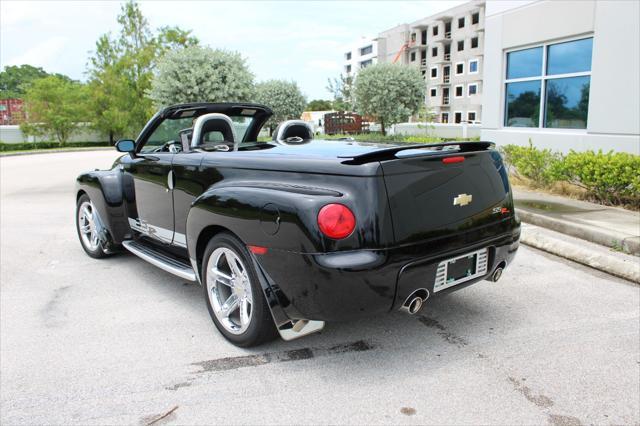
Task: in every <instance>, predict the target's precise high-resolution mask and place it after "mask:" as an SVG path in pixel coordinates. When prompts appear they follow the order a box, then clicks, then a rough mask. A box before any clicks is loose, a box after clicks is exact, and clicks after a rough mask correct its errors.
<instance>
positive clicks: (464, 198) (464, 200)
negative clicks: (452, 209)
mask: <svg viewBox="0 0 640 426" xmlns="http://www.w3.org/2000/svg"><path fill="white" fill-rule="evenodd" d="M471 200H473V195H469V194H458V196H457V197H455V198H454V199H453V205H454V206H461V207H462V206H466V205H467V204H469V203H470V202H471Z"/></svg>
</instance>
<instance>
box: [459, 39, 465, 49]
mask: <svg viewBox="0 0 640 426" xmlns="http://www.w3.org/2000/svg"><path fill="white" fill-rule="evenodd" d="M463 50H464V40H460V41H458V52H461V51H463Z"/></svg>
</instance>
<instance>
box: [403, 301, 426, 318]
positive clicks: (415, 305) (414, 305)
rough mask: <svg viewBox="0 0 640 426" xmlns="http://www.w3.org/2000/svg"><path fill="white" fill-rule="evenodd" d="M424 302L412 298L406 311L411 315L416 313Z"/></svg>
mask: <svg viewBox="0 0 640 426" xmlns="http://www.w3.org/2000/svg"><path fill="white" fill-rule="evenodd" d="M423 303H424V302H423V301H422V299H421V298H419V297H414V298H413V300H412V301H411V302H409V306H407V310H408V311H409V313H410V314H411V315H414V314H416V313H418V311H419V310H420V309H422V304H423Z"/></svg>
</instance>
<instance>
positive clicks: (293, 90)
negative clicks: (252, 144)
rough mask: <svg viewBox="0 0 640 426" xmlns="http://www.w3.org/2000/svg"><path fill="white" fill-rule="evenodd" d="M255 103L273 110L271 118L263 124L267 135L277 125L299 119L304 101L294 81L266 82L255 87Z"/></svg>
mask: <svg viewBox="0 0 640 426" xmlns="http://www.w3.org/2000/svg"><path fill="white" fill-rule="evenodd" d="M255 101H256V102H258V103H261V104H264V105H266V106H268V107H269V108H271V109H272V110H273V116H272V117H271V118H270V119H269V121H267V123H266V124H265V125H266V126H267V127H269V133H270V134H272V133H273V130H274V129H275V127H276V126H277V124H278V123H280V122H282V121H285V120H291V119H299V118H300V115H302V113H303V112H304V107H305V105H306V100H305V97H304V95H303V94H302V92H301V91H300V89H299V88H298V85H297V84H296V83H295V82H294V81H285V80H267V81H264V82H261V83H258V84H257V85H256V94H255Z"/></svg>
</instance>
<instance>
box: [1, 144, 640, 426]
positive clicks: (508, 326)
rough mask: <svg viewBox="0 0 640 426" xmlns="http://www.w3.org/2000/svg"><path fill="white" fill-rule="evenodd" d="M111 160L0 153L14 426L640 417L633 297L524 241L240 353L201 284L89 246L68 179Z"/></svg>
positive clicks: (4, 372)
mask: <svg viewBox="0 0 640 426" xmlns="http://www.w3.org/2000/svg"><path fill="white" fill-rule="evenodd" d="M116 156H117V153H116V152H110V151H109V152H107V151H101V152H77V153H66V154H46V155H34V156H21V157H8V158H2V159H0V173H1V175H0V179H1V180H0V185H1V186H0V194H1V199H0V209H1V210H0V211H1V221H0V222H1V223H0V226H1V236H0V239H1V246H0V249H1V251H0V256H1V275H0V280H1V288H0V394H1V395H0V396H1V399H0V401H1V407H0V423H2V424H3V425H9V424H124V423H126V424H148V423H150V422H153V421H154V420H156V419H157V418H158V417H160V416H162V415H164V414H166V413H168V412H169V411H171V410H173V411H172V412H171V413H170V414H168V415H167V416H166V417H164V418H163V419H161V420H159V421H158V422H156V423H154V424H205V423H208V424H211V423H218V424H266V423H269V424H285V423H286V424H291V423H295V424H302V423H305V424H319V423H331V424H342V423H350V424H389V423H393V424H416V423H419V424H425V423H428V424H480V423H481V424H554V425H578V424H638V423H639V422H640V414H639V413H640V297H639V296H640V287H638V286H636V285H633V284H631V283H628V282H626V281H623V280H620V279H617V278H614V277H612V276H609V275H606V274H603V273H600V272H596V271H594V270H591V269H588V268H586V267H582V266H579V265H577V264H574V263H571V262H569V261H565V260H562V259H560V258H557V257H553V256H550V255H546V254H544V253H542V252H539V251H536V250H534V249H531V248H528V247H521V249H520V251H519V253H518V255H517V257H516V261H515V262H514V264H513V265H512V266H511V267H510V268H509V269H508V270H507V271H506V273H505V275H504V277H503V279H502V280H501V281H500V282H498V283H489V282H483V283H480V284H477V285H475V286H471V287H469V288H468V289H465V290H462V291H459V292H456V293H452V294H450V295H447V296H444V297H441V298H438V299H434V300H432V301H430V302H429V303H428V304H427V305H426V307H425V308H424V309H423V311H422V312H421V313H420V314H419V315H416V316H408V315H405V314H401V313H392V314H389V315H385V316H380V317H376V318H370V319H366V320H360V321H354V322H348V323H340V324H328V326H327V327H326V328H325V330H324V331H323V332H322V333H321V334H319V335H314V336H309V337H307V338H304V339H300V340H297V341H293V342H283V341H275V342H272V343H270V344H268V345H265V346H262V347H259V348H256V349H252V350H244V349H239V348H236V347H234V346H232V345H230V344H228V343H227V342H226V341H225V340H224V339H223V338H222V337H221V336H220V335H219V334H218V333H217V331H216V330H215V328H214V326H213V324H212V322H211V320H210V318H209V315H208V312H207V309H206V307H205V303H204V300H203V296H202V291H201V289H200V288H199V287H198V286H197V285H194V284H187V283H185V282H184V281H182V280H180V279H178V278H175V277H173V276H171V275H169V274H167V273H165V272H163V271H161V270H159V269H157V268H155V267H153V266H151V265H149V264H147V263H145V262H144V261H142V260H140V259H138V258H135V257H133V256H131V255H119V256H115V257H112V258H109V259H106V260H94V259H91V258H89V257H88V256H86V255H85V253H84V252H83V251H82V249H81V247H80V244H79V243H78V241H77V236H76V231H75V227H74V207H75V206H74V193H73V188H74V178H75V176H76V175H77V174H78V173H79V172H81V171H83V170H86V169H92V168H105V167H108V166H109V165H110V164H111V162H112V161H113V159H115V158H116ZM176 407H177V408H176Z"/></svg>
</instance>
